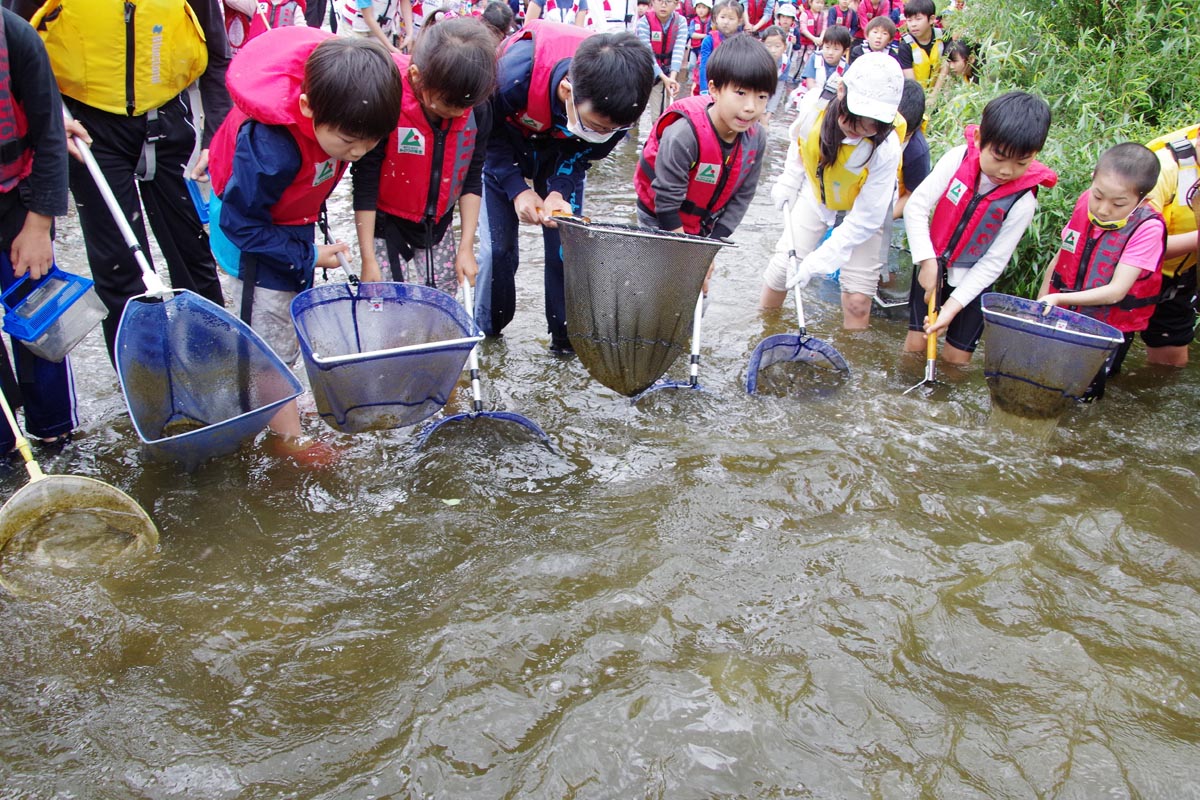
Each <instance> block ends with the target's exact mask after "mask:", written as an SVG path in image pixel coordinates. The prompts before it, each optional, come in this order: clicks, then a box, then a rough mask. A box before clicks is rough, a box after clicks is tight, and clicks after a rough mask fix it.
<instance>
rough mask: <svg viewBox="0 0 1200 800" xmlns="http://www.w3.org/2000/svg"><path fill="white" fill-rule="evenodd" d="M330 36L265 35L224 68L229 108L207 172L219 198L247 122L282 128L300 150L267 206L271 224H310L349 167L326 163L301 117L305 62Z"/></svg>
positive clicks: (298, 31)
mask: <svg viewBox="0 0 1200 800" xmlns="http://www.w3.org/2000/svg"><path fill="white" fill-rule="evenodd" d="M332 36H333V34H331V33H328V32H325V31H321V30H318V29H316V28H309V27H307V26H297V27H291V28H279V29H277V30H273V31H267V32H266V33H264V34H263V35H262V36H259V37H258V38H256V39H254V40H253V41H251V42H250V44H248V45H246V46H245V47H243V48H242V50H241V52H239V53H238V55H237V57H236V58H234V59H233V61H232V62H231V63H230V65H229V71H228V72H227V73H226V76H225V83H226V85H227V86H228V87H229V96H230V98H232V100H233V103H234V107H233V109H232V110H231V111H230V112H229V116H227V117H226V118H225V121H224V122H223V123H221V127H220V128H218V129H217V133H216V135H215V136H213V140H212V147H211V149H210V150H209V162H208V171H209V174H210V175H211V176H212V188H213V191H214V192H216V193H217V196H218V197H222V196H224V193H225V186H226V185H227V184H228V183H229V178H230V176H231V175H232V173H233V152H234V150H235V148H236V147H237V136H238V131H239V130H240V129H241V127H242V125H243V124H244V123H245V122H246V121H247V120H253V121H254V122H260V123H262V124H264V125H282V126H284V127H286V128H287V130H288V132H289V133H290V134H291V135H292V138H293V139H294V140H295V141H296V147H297V148H298V149H299V151H300V170H299V171H298V172H297V173H296V177H295V178H293V179H292V183H291V185H290V186H288V187H287V189H285V190H284V191H283V195H282V196H280V198H279V200H278V201H277V202H276V203H275V205H273V206H271V208H270V211H271V220H272V221H274V222H275V224H276V225H311V224H312V223H314V222H316V221H317V215H318V214H319V213H320V211H321V204H322V203H324V202H325V199H326V198H327V197H329V193H330V192H332V191H333V187H334V186H336V185H337V182H338V181H339V180H341V177H342V174H343V173H345V171H346V167H348V166H349V164H348V163H347V162H345V161H339V160H337V159H335V158H331V157H330V156H329V155H327V154H326V153H325V151H324V150H322V149H321V146H320V145H319V144H317V136H316V133H314V131H313V122H312V120H311V119H308V118H307V117H305V116H304V115H302V114H301V113H300V85H301V82H302V81H303V80H304V62H305V61H306V60H308V56H309V54H310V53H312V51H313V50H314V49H316V47H317V45H318V44H320V43H321V42H323V41H325V40H326V39H328V38H330V37H332Z"/></svg>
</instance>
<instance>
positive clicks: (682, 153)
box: [638, 120, 767, 239]
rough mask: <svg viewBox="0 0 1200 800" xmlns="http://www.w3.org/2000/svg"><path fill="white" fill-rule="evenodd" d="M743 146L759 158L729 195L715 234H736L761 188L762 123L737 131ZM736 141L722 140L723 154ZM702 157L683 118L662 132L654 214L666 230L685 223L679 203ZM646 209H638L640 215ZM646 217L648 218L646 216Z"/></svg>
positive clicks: (764, 138)
mask: <svg viewBox="0 0 1200 800" xmlns="http://www.w3.org/2000/svg"><path fill="white" fill-rule="evenodd" d="M738 136H739V138H740V139H741V144H742V147H749V148H752V149H753V150H754V151H755V152H756V153H758V158H756V159H755V160H754V162H753V163H752V164H751V165H750V169H749V171H748V172H747V173H746V175H745V179H744V180H743V181H742V185H741V186H740V187H739V188H738V190H737V191H736V192H735V193H734V194H733V196H732V197H730V198H729V202H728V203H726V204H725V208H724V209H722V210H721V212H720V220H719V221H718V222H717V225H716V227H715V228H714V229H713V232H712V236H713V238H717V239H724V238H726V237H728V236H730V235H732V234H733V232H734V230H736V229H737V226H738V224H739V223H740V222H741V221H742V217H744V216H745V215H746V209H747V208H749V207H750V201H751V200H753V199H754V192H755V190H757V189H758V178H759V175H760V173H761V172H762V162H763V154H764V153H765V152H766V147H767V132H766V130H765V129H764V128H763V126H762V125H755V126H754V127H752V128H751V129H750V130H749V131H747V132H745V133H742V134H738ZM734 144H735V143H733V142H721V149H722V155H723V156H724V155H726V154H728V152H729V151H730V150H731V149H732V148H733V146H734ZM699 158H700V142H699V141H698V140H697V139H696V132H695V131H694V130H693V129H692V126H691V125H688V124H686V123H685V122H683V121H682V120H680V121H678V122H676V123H675V124H673V125H671V126H669V127H668V128H667V129H666V130H665V131H663V133H662V137H661V138H660V139H659V142H658V155H657V156H656V157H655V161H654V181H653V182H652V183H651V184H650V185H651V186H652V187H653V189H654V214H655V216H656V217H657V220H656V221H657V224H658V227H659V228H661V229H662V230H665V231H673V230H676V229H677V228H679V227H680V226H681V225H683V221H682V220H681V219H680V216H679V209H680V206H682V205H683V201H684V198H685V197H686V196H687V190H688V184H689V183H690V181H691V174H690V173H691V169H692V167H693V165H695V164H696V162H697V161H698V160H699ZM643 214H644V212H640V213H639V215H638V216H639V218H641V217H642V216H643ZM643 221H646V220H643Z"/></svg>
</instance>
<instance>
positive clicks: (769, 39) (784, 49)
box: [762, 25, 792, 130]
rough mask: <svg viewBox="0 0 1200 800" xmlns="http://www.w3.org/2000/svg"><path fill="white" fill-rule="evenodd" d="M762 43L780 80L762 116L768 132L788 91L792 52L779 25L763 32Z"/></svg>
mask: <svg viewBox="0 0 1200 800" xmlns="http://www.w3.org/2000/svg"><path fill="white" fill-rule="evenodd" d="M762 43H763V46H764V47H766V48H767V53H769V54H770V56H771V59H772V60H773V61H774V62H775V68H776V70H777V75H778V76H779V80H778V81H776V83H775V90H774V91H773V92H771V99H770V100H768V101H767V110H766V112H764V113H763V115H762V126H763V129H764V130H767V129H768V128H769V127H770V125H771V117H772V115H774V113H775V109H777V108H779V101H780V99H781V98H782V97H783V95H784V94H785V93H786V92H787V89H788V84H787V74H788V67H789V62H788V56H790V55H791V53H792V50H791V48H790V47H789V46H788V40H787V35H786V34H785V33H784V31H783V28H780V27H779V26H778V25H772V26H771V27H769V28H767V29H766V30H765V31H763V39H762Z"/></svg>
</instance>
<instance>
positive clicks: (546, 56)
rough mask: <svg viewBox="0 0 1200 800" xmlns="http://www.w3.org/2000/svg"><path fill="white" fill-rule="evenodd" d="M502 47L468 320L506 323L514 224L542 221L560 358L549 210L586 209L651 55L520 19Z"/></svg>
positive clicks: (633, 112)
mask: <svg viewBox="0 0 1200 800" xmlns="http://www.w3.org/2000/svg"><path fill="white" fill-rule="evenodd" d="M504 47H505V49H504V53H503V54H502V55H501V57H500V63H499V67H498V75H499V81H498V83H499V87H500V88H499V90H498V91H497V92H496V93H495V94H493V95H492V99H491V104H492V119H493V120H495V126H494V128H493V129H492V136H491V139H490V140H489V142H488V148H487V156H486V160H485V162H484V168H483V201H484V204H485V206H486V210H485V214H484V222H483V224H482V226H481V229H480V240H481V243H482V244H481V247H480V259H479V281H478V286H479V291H478V292H477V293H476V296H475V297H476V304H475V307H476V314H475V319H476V321H478V323H479V326H480V327H481V328H483V331H484V333H486V334H488V335H490V336H498V335H500V333H501V331H503V330H504V327H505V326H506V325H508V323H509V322H511V321H512V318H513V316H514V314H515V313H516V271H517V266H518V264H519V262H520V253H519V250H518V248H517V239H518V236H517V225H518V224H519V223H520V222H525V223H529V224H534V225H541V226H543V230H542V244H543V248H544V253H545V261H544V263H545V287H546V289H545V304H546V305H545V310H546V325H547V329H548V331H549V333H550V348H551V350H552V352H554V353H558V354H566V353H570V352H572V348H571V343H570V340H569V339H568V338H567V321H566V297H565V295H564V287H563V263H562V249H561V247H560V242H559V236H558V229H557V228H558V226H557V223H556V222H555V221H554V218H553V214H554V212H556V211H563V212H566V213H568V214H581V213H583V188H584V179H585V176H586V175H587V171H588V168H589V167H591V165H592V162H593V161H595V160H597V159H601V158H604V157H605V156H607V155H608V154H609V153H611V152H612V150H613V148H615V147H616V146H617V144H618V143H620V141H621V140H622V139H623V138H624V132H625V131H627V130H628V129H629V128H631V127H633V124H634V123H635V122H637V119H638V117H639V116H641V113H642V111H643V110H644V109H645V108H646V101H647V100H648V99H649V97H650V85H651V83H652V82H653V74H654V73H653V67H652V64H653V61H654V56H653V55H651V53H650V51H649V50H648V49H647V48H646V46H645V45H644V44H642V43H641V42H640V41H638V38H637V37H636V36H635V35H633V34H632V33H628V32H621V33H599V34H588V32H587V31H584V30H583V29H581V28H576V27H574V26H570V25H559V24H556V23H553V22H541V21H536V22H533V23H526V24H525V27H524V28H522V29H521V31H519V32H518V33H517V34H516V35H514V36H511V37H509V39H508V41H507V42H506V43H505V45H504ZM530 183H532V186H530Z"/></svg>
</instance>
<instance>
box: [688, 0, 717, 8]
mask: <svg viewBox="0 0 1200 800" xmlns="http://www.w3.org/2000/svg"><path fill="white" fill-rule="evenodd" d="M692 6H693V7H695V6H704V7H705V8H712V2H711V0H696V2H694V3H692Z"/></svg>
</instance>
